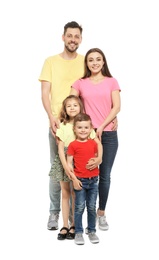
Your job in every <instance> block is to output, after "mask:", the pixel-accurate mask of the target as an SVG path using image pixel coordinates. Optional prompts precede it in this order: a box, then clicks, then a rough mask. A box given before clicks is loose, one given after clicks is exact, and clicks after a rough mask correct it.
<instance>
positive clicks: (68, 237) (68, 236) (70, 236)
mask: <svg viewBox="0 0 159 260" xmlns="http://www.w3.org/2000/svg"><path fill="white" fill-rule="evenodd" d="M72 229H73V230H74V231H75V227H74V226H72V227H70V228H69V230H68V233H67V236H66V238H67V239H74V238H75V232H74V233H72V232H70V231H71V230H72Z"/></svg>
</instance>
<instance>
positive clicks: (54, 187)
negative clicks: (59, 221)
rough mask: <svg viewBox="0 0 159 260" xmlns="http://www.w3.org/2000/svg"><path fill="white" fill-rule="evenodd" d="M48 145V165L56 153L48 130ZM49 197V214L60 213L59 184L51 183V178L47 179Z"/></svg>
mask: <svg viewBox="0 0 159 260" xmlns="http://www.w3.org/2000/svg"><path fill="white" fill-rule="evenodd" d="M49 145H50V163H51V165H52V163H53V162H54V159H55V156H56V154H57V153H58V147H57V144H56V140H55V138H54V136H53V135H52V133H51V129H50V128H49ZM49 178H50V180H49V196H50V214H52V213H54V214H56V213H58V214H59V212H60V200H61V187H60V182H55V181H53V179H52V177H51V176H50V177H49Z"/></svg>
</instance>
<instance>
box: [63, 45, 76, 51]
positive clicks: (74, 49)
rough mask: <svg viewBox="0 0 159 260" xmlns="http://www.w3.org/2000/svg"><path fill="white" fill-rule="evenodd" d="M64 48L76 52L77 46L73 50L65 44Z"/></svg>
mask: <svg viewBox="0 0 159 260" xmlns="http://www.w3.org/2000/svg"><path fill="white" fill-rule="evenodd" d="M65 48H66V49H67V51H69V52H71V53H72V52H76V51H77V49H78V46H77V47H76V48H75V49H74V50H72V49H70V48H69V46H66V45H65Z"/></svg>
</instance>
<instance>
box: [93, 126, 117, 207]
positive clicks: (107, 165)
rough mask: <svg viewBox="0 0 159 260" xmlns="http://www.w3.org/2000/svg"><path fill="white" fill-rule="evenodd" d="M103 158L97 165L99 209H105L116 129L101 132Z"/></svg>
mask: <svg viewBox="0 0 159 260" xmlns="http://www.w3.org/2000/svg"><path fill="white" fill-rule="evenodd" d="M102 146H103V159H102V163H101V165H100V167H99V169H100V173H99V207H98V208H99V209H100V210H105V208H106V203H107V199H108V194H109V188H110V179H111V170H112V166H113V163H114V159H115V156H116V153H117V149H118V136H117V131H104V132H103V133H102Z"/></svg>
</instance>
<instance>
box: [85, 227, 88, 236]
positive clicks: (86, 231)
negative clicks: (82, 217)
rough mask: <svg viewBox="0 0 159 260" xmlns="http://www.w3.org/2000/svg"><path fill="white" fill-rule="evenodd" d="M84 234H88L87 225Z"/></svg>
mask: <svg viewBox="0 0 159 260" xmlns="http://www.w3.org/2000/svg"><path fill="white" fill-rule="evenodd" d="M85 234H86V235H88V227H86V228H85Z"/></svg>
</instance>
